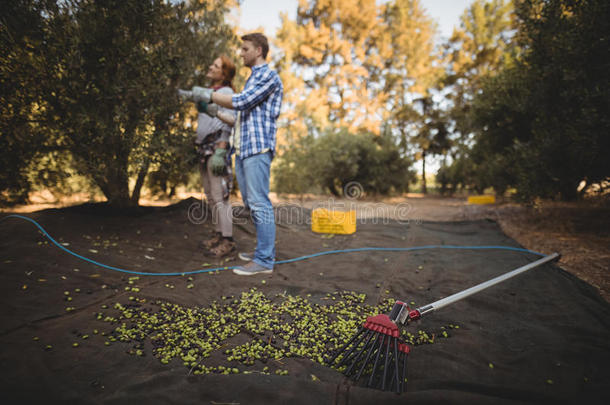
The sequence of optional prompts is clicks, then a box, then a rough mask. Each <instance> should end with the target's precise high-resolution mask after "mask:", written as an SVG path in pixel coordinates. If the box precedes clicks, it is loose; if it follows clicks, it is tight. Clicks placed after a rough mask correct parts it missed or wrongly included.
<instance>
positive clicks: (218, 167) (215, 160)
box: [210, 148, 227, 176]
mask: <svg viewBox="0 0 610 405" xmlns="http://www.w3.org/2000/svg"><path fill="white" fill-rule="evenodd" d="M225 156H227V150H226V149H225V148H216V150H215V151H214V154H213V155H212V156H211V157H210V165H211V166H212V173H213V174H214V175H215V176H222V175H223V174H224V172H225Z"/></svg>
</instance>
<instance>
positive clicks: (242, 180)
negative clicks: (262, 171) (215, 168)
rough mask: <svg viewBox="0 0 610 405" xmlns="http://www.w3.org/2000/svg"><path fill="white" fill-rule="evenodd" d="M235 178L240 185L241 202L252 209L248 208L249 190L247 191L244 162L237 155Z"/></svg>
mask: <svg viewBox="0 0 610 405" xmlns="http://www.w3.org/2000/svg"><path fill="white" fill-rule="evenodd" d="M235 178H237V184H238V185H239V192H240V193H241V200H242V201H243V202H244V206H245V207H246V208H250V207H249V206H248V190H246V177H245V175H244V165H243V160H241V159H240V158H239V155H235Z"/></svg>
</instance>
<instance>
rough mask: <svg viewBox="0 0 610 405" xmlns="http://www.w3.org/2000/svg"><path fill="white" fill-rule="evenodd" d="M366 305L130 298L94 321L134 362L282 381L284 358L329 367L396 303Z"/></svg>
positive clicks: (345, 297) (350, 298)
mask: <svg viewBox="0 0 610 405" xmlns="http://www.w3.org/2000/svg"><path fill="white" fill-rule="evenodd" d="M365 301H366V295H365V294H358V293H355V292H350V291H341V292H335V293H329V294H326V295H318V296H316V297H312V296H311V294H307V295H306V296H295V295H289V294H286V293H283V294H277V295H275V296H273V297H269V296H267V295H265V293H264V292H262V291H260V290H258V289H257V288H255V287H254V288H252V289H250V290H249V291H245V292H242V293H241V295H239V296H228V297H227V296H223V297H222V298H221V299H220V300H218V301H214V302H212V303H211V304H210V305H209V306H207V307H194V308H188V307H185V306H181V305H178V304H174V303H170V302H167V301H161V300H157V301H154V302H147V301H146V300H145V299H139V298H137V297H129V302H128V303H116V304H114V306H113V307H112V308H108V306H105V305H104V307H105V308H103V309H105V310H106V312H99V313H96V314H95V317H96V319H97V320H99V321H101V322H106V323H108V324H110V325H112V327H113V329H112V331H111V332H109V333H107V334H104V336H106V341H105V344H106V345H107V346H109V345H111V344H112V343H113V342H123V343H125V344H130V348H129V349H128V350H127V352H128V353H130V354H134V355H137V356H145V355H146V352H147V351H150V350H151V349H150V348H151V347H152V355H153V356H154V357H156V358H157V359H159V361H160V362H161V363H163V364H168V363H170V362H172V361H178V359H179V360H180V361H182V363H183V364H184V365H185V366H186V367H187V368H188V369H189V374H190V373H192V374H207V373H222V374H233V373H240V372H243V373H252V372H258V373H264V374H268V373H271V372H273V373H275V374H279V375H283V374H288V370H286V369H285V367H286V366H285V364H284V363H283V362H282V359H285V358H289V357H302V358H308V359H311V360H312V361H314V362H317V363H320V364H325V358H326V357H327V355H328V354H330V353H332V352H333V351H335V350H337V349H338V348H340V347H341V346H343V344H344V343H345V342H347V341H348V340H349V339H350V338H351V337H352V336H353V335H354V333H356V331H357V329H358V328H359V327H360V326H361V325H362V323H363V322H364V321H365V320H366V318H367V317H369V316H374V315H378V314H380V313H389V312H390V310H391V308H392V305H393V304H394V301H395V300H394V299H387V298H386V299H384V300H382V301H381V302H380V303H379V304H378V305H369V304H366V303H365ZM452 328H455V327H454V326H453V325H450V327H448V328H445V327H443V328H441V329H442V330H440V331H438V332H436V333H432V332H430V331H422V330H420V331H417V332H415V333H410V332H408V331H407V330H406V328H403V329H402V336H401V338H402V339H403V340H404V341H405V342H406V343H409V344H412V345H419V344H426V343H434V340H435V338H436V337H439V338H442V337H449V334H448V329H452ZM244 342H245V343H244ZM339 371H342V370H341V368H339Z"/></svg>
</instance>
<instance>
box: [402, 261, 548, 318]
mask: <svg viewBox="0 0 610 405" xmlns="http://www.w3.org/2000/svg"><path fill="white" fill-rule="evenodd" d="M559 256H560V255H559V253H553V254H550V255H548V256H545V257H543V258H541V259H539V260H536V261H535V262H532V263H529V264H526V265H525V266H522V267H519V268H518V269H515V270H513V271H509V272H508V273H505V274H502V275H501V276H498V277H495V278H492V279H491V280H488V281H485V282H483V283H481V284H477V285H475V286H474V287H470V288H468V289H466V290H464V291H460V292H458V293H455V294H453V295H450V296H448V297H445V298H442V299H440V300H438V301H435V302H433V303H431V304H428V305H424V306H423V307H419V308H417V309H415V310H412V311H409V312H408V314H407V313H406V312H407V311H404V312H405V313H403V314H401V315H403V316H402V317H401V316H400V315H398V321H400V322H401V323H404V322H406V321H408V320H415V319H418V318H420V317H421V316H422V315H424V314H427V313H430V312H432V311H435V310H437V309H440V308H442V307H444V306H447V305H449V304H453V303H454V302H457V301H459V300H462V299H464V298H466V297H469V296H471V295H472V294H476V293H478V292H480V291H483V290H485V289H486V288H489V287H491V286H494V285H496V284H499V283H501V282H503V281H506V280H508V279H509V278H512V277H515V276H517V275H519V274H521V273H524V272H526V271H528V270H531V269H533V268H534V267H538V266H540V265H542V264H544V263H547V262H550V261H553V260H555V259H558V258H559ZM401 318H403V319H401Z"/></svg>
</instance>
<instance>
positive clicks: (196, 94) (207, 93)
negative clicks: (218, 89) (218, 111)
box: [191, 86, 214, 103]
mask: <svg viewBox="0 0 610 405" xmlns="http://www.w3.org/2000/svg"><path fill="white" fill-rule="evenodd" d="M191 91H192V92H193V101H194V102H195V103H198V102H200V101H203V102H204V103H209V102H210V101H211V100H212V93H214V89H210V88H207V87H197V86H195V87H193V90H191Z"/></svg>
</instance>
